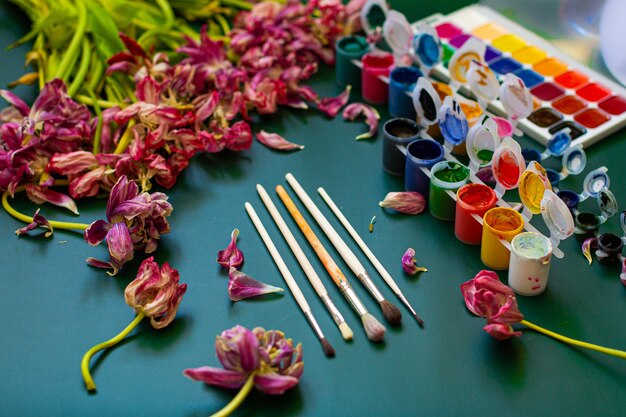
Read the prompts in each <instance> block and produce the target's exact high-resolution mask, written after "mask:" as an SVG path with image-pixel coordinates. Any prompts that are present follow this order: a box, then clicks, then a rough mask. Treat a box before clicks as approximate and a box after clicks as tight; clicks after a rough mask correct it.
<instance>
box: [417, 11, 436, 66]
mask: <svg viewBox="0 0 626 417" xmlns="http://www.w3.org/2000/svg"><path fill="white" fill-rule="evenodd" d="M412 46H413V55H414V56H415V58H416V59H417V62H418V64H419V65H420V66H422V67H424V68H431V67H434V66H435V65H437V64H439V63H440V62H441V60H442V57H443V47H442V46H441V39H439V35H437V31H436V30H435V29H434V28H433V27H432V26H431V25H429V24H428V23H426V22H422V23H420V24H419V25H418V26H417V34H416V35H415V36H414V37H413V42H412Z"/></svg>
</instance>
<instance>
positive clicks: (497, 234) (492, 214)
mask: <svg viewBox="0 0 626 417" xmlns="http://www.w3.org/2000/svg"><path fill="white" fill-rule="evenodd" d="M523 229H524V218H523V217H522V215H521V214H519V213H518V212H517V211H515V210H513V209H511V208H507V207H494V208H492V209H491V210H489V211H487V212H486V213H485V215H484V216H483V236H482V242H481V246H480V260H481V261H483V263H484V264H485V265H486V266H487V267H489V268H491V269H498V270H505V269H508V268H509V259H510V257H511V253H510V252H509V249H508V248H507V247H505V246H504V245H503V244H502V242H500V239H503V240H506V241H507V242H511V240H513V238H514V237H515V236H517V235H518V234H520V233H521V232H522V230H523Z"/></svg>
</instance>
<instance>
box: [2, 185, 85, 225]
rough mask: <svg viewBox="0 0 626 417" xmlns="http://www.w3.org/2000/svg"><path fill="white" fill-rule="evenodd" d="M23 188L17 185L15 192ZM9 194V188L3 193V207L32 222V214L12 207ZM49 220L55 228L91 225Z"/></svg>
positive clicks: (21, 218)
mask: <svg viewBox="0 0 626 417" xmlns="http://www.w3.org/2000/svg"><path fill="white" fill-rule="evenodd" d="M55 185H61V184H55ZM23 190H24V187H23V186H21V187H17V188H16V189H15V192H19V191H23ZM9 196H10V194H9V191H8V190H7V191H5V192H4V194H2V207H4V209H5V210H6V212H7V213H9V214H10V215H11V216H13V217H15V218H16V219H18V220H20V221H23V222H25V223H32V222H33V221H34V220H33V218H32V217H31V216H27V215H25V214H22V213H20V212H19V211H17V210H15V209H14V208H13V207H11V204H9ZM48 222H49V223H50V225H51V226H52V227H54V228H57V229H65V230H85V229H87V228H88V227H89V225H88V224H86V223H72V222H60V221H56V220H49V221H48Z"/></svg>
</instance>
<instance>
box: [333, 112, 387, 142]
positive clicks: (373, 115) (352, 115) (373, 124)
mask: <svg viewBox="0 0 626 417" xmlns="http://www.w3.org/2000/svg"><path fill="white" fill-rule="evenodd" d="M360 115H364V116H365V122H366V123H367V125H368V126H369V131H368V132H367V133H363V134H361V135H359V136H357V137H356V140H360V139H367V138H371V137H374V136H375V135H376V132H377V131H378V121H379V120H380V113H378V110H376V109H375V108H373V107H372V106H369V105H367V104H363V103H352V104H348V105H347V106H346V108H345V109H343V114H342V116H343V118H344V119H347V120H350V121H354V119H356V118H357V117H358V116H360Z"/></svg>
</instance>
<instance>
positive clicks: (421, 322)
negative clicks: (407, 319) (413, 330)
mask: <svg viewBox="0 0 626 417" xmlns="http://www.w3.org/2000/svg"><path fill="white" fill-rule="evenodd" d="M413 317H415V320H417V324H418V325H419V326H420V327H421V328H424V320H422V318H421V317H420V316H418V315H417V314H413Z"/></svg>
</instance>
